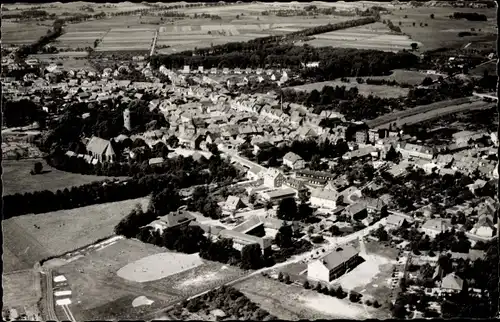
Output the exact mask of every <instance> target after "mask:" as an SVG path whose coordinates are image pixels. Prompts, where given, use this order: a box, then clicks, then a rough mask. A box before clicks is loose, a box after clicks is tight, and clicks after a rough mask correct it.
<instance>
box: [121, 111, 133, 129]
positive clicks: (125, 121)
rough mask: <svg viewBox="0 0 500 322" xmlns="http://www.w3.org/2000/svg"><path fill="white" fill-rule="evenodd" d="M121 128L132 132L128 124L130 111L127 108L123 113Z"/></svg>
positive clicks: (130, 125) (129, 123)
mask: <svg viewBox="0 0 500 322" xmlns="http://www.w3.org/2000/svg"><path fill="white" fill-rule="evenodd" d="M123 126H124V127H125V128H126V129H127V130H129V131H131V130H132V124H131V122H130V110H129V109H128V108H127V109H125V111H123Z"/></svg>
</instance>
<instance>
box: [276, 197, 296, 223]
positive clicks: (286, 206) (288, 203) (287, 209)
mask: <svg viewBox="0 0 500 322" xmlns="http://www.w3.org/2000/svg"><path fill="white" fill-rule="evenodd" d="M276 215H277V217H278V218H279V219H281V220H288V221H292V220H295V219H296V217H297V204H296V202H295V199H294V198H286V199H283V200H281V201H280V204H279V206H278V211H277V212H276Z"/></svg>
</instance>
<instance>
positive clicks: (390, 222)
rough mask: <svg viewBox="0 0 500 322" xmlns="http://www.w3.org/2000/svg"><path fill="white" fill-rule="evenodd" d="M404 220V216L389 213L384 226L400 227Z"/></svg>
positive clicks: (390, 227)
mask: <svg viewBox="0 0 500 322" xmlns="http://www.w3.org/2000/svg"><path fill="white" fill-rule="evenodd" d="M405 222H406V219H405V218H404V217H401V216H398V215H393V214H391V215H389V216H387V219H386V223H387V224H386V227H387V228H389V229H392V228H399V227H401V226H402V225H403V224H404V223H405Z"/></svg>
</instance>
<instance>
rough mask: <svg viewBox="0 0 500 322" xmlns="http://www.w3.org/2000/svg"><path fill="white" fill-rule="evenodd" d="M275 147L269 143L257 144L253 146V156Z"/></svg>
mask: <svg viewBox="0 0 500 322" xmlns="http://www.w3.org/2000/svg"><path fill="white" fill-rule="evenodd" d="M273 147H274V145H272V144H271V143H269V142H267V141H264V142H259V143H255V144H254V145H253V154H254V155H257V153H259V152H260V151H262V150H267V149H270V148H273Z"/></svg>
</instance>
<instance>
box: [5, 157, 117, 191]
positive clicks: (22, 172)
mask: <svg viewBox="0 0 500 322" xmlns="http://www.w3.org/2000/svg"><path fill="white" fill-rule="evenodd" d="M36 162H42V164H43V173H42V174H38V175H30V171H31V170H32V169H33V166H34V165H35V163H36ZM2 169H3V175H2V181H3V189H4V190H3V191H4V192H3V193H4V195H11V194H15V193H25V192H34V191H42V190H50V191H54V192H56V191H57V190H63V189H64V188H71V187H74V186H80V185H83V184H87V183H91V182H95V181H102V180H105V179H111V178H110V177H104V176H94V175H82V174H78V173H70V172H64V171H60V170H57V169H55V168H52V167H50V166H49V165H48V164H47V163H46V162H45V160H43V159H29V160H28V159H27V160H5V161H3V162H2ZM113 178H118V179H124V178H125V177H113Z"/></svg>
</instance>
